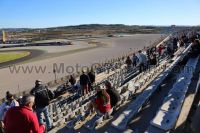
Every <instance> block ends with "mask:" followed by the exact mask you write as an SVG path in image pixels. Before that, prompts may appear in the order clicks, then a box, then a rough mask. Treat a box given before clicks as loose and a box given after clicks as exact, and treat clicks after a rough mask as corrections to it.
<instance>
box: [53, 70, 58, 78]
mask: <svg viewBox="0 0 200 133" xmlns="http://www.w3.org/2000/svg"><path fill="white" fill-rule="evenodd" d="M53 73H54V76H55V81H56V79H57V78H56V69H53Z"/></svg>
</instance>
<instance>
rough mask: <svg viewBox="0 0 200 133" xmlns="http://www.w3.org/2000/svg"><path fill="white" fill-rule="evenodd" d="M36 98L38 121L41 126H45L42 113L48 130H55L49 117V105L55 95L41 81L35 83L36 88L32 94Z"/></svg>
mask: <svg viewBox="0 0 200 133" xmlns="http://www.w3.org/2000/svg"><path fill="white" fill-rule="evenodd" d="M30 93H31V94H32V95H34V96H35V111H36V114H37V117H38V121H39V123H40V124H44V121H43V118H42V113H43V114H44V117H45V121H46V125H47V130H48V131H49V130H51V129H52V128H53V126H52V122H51V120H50V117H49V110H48V105H49V103H50V101H51V99H53V97H54V94H53V93H52V92H51V91H50V90H49V89H48V87H47V86H46V85H44V84H42V81H41V80H36V81H35V87H34V88H33V89H32V90H31V92H30Z"/></svg>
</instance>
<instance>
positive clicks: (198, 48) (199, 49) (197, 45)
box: [190, 39, 200, 57]
mask: <svg viewBox="0 0 200 133" xmlns="http://www.w3.org/2000/svg"><path fill="white" fill-rule="evenodd" d="M199 54H200V41H199V40H198V39H196V40H194V42H193V44H192V46H191V51H190V57H197V56H198V55H199Z"/></svg>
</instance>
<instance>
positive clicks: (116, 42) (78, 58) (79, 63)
mask: <svg viewBox="0 0 200 133" xmlns="http://www.w3.org/2000/svg"><path fill="white" fill-rule="evenodd" d="M160 37H161V35H160V34H142V35H140V34H138V35H134V36H129V37H121V38H106V39H98V41H100V42H103V43H105V44H107V45H106V46H105V45H103V46H102V47H98V48H94V49H88V50H86V49H85V50H83V51H76V52H71V53H68V54H66V55H64V54H62V55H60V56H56V57H54V55H53V54H52V57H51V56H48V58H44V59H42V60H39V59H40V58H42V56H43V55H45V54H44V53H41V55H40V56H37V55H35V57H34V58H37V60H34V61H29V62H28V63H23V64H18V65H16V66H15V68H16V69H18V70H19V71H18V72H16V71H14V72H11V70H13V69H14V67H13V66H11V67H6V68H3V69H0V98H3V97H4V96H5V93H6V91H10V92H11V93H18V92H21V91H24V90H27V89H30V88H32V87H33V86H34V82H35V80H36V79H41V80H42V81H43V82H45V83H47V82H49V81H52V80H54V79H55V75H54V73H53V68H55V66H57V68H60V67H62V68H64V69H61V71H60V72H57V73H56V77H57V78H60V77H63V76H66V75H69V74H72V73H73V72H74V73H76V72H77V71H76V70H77V68H78V69H79V70H80V68H82V67H83V66H91V65H92V64H94V63H99V62H103V61H105V60H107V59H111V58H116V57H119V56H121V55H122V54H123V53H128V52H134V51H138V50H139V49H143V48H144V47H145V46H149V45H150V41H151V42H154V41H155V40H158V39H159V38H160ZM32 56H34V55H32ZM36 56H37V57H36ZM27 58H28V57H27ZM39 67H40V68H42V69H43V70H44V71H43V72H42V71H40V72H36V70H35V68H39ZM27 68H29V69H31V70H32V72H24V71H23V69H27ZM40 70H41V69H40Z"/></svg>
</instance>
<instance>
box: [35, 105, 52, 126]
mask: <svg viewBox="0 0 200 133" xmlns="http://www.w3.org/2000/svg"><path fill="white" fill-rule="evenodd" d="M36 113H37V117H38V121H39V123H40V124H44V121H43V119H42V113H44V117H45V121H46V125H47V129H50V128H51V127H52V123H51V120H50V117H49V109H48V106H46V107H44V108H37V109H36Z"/></svg>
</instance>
